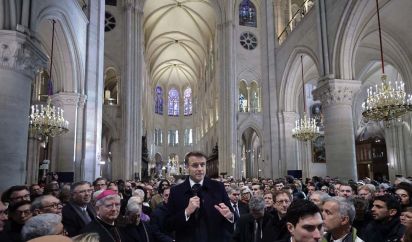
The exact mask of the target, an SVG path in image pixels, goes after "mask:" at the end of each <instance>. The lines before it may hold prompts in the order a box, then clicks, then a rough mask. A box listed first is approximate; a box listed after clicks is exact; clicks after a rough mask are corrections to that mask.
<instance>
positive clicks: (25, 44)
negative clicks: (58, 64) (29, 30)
mask: <svg viewBox="0 0 412 242" xmlns="http://www.w3.org/2000/svg"><path fill="white" fill-rule="evenodd" d="M46 66H47V56H46V55H45V54H44V53H43V52H42V51H41V50H40V49H39V48H38V47H37V46H36V45H35V44H34V43H33V41H32V40H31V39H30V38H29V37H28V36H27V35H25V34H22V33H19V32H16V31H9V30H0V68H1V69H9V70H12V71H16V72H20V73H22V74H24V75H26V76H28V77H29V78H30V79H33V78H34V76H35V73H36V71H37V70H38V69H40V68H41V67H46Z"/></svg>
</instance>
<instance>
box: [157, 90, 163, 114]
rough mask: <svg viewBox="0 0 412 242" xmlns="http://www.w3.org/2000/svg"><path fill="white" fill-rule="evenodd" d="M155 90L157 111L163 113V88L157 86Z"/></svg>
mask: <svg viewBox="0 0 412 242" xmlns="http://www.w3.org/2000/svg"><path fill="white" fill-rule="evenodd" d="M155 92H156V93H155V113H158V114H163V90H162V88H161V87H159V86H157V87H156V90H155Z"/></svg>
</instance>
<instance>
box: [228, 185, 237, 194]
mask: <svg viewBox="0 0 412 242" xmlns="http://www.w3.org/2000/svg"><path fill="white" fill-rule="evenodd" d="M226 192H227V194H228V195H230V194H232V193H234V192H239V193H240V189H239V187H238V186H229V187H226Z"/></svg>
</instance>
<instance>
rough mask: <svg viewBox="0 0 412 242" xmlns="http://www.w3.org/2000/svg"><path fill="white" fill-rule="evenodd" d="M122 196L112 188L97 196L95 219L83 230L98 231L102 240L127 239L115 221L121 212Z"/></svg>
mask: <svg viewBox="0 0 412 242" xmlns="http://www.w3.org/2000/svg"><path fill="white" fill-rule="evenodd" d="M120 206H121V204H120V196H119V194H117V192H115V191H112V190H105V191H103V192H102V193H100V194H99V195H98V196H97V197H96V214H97V217H96V219H95V220H93V221H91V222H90V223H89V224H88V225H87V226H86V227H85V228H84V229H83V230H82V231H81V232H82V233H98V234H99V236H100V242H118V241H125V240H124V236H123V234H121V232H120V230H119V229H118V228H117V225H116V224H115V221H116V219H117V217H118V216H119V213H120Z"/></svg>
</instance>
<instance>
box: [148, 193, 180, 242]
mask: <svg viewBox="0 0 412 242" xmlns="http://www.w3.org/2000/svg"><path fill="white" fill-rule="evenodd" d="M161 195H162V200H163V202H161V203H159V204H158V205H157V207H156V209H155V210H153V212H152V214H151V215H150V225H151V227H152V231H153V237H155V241H157V242H173V241H174V238H173V237H172V236H171V234H170V233H168V232H167V231H166V226H165V225H166V224H165V219H166V215H167V207H166V204H167V202H168V201H169V195H170V187H166V188H165V189H162V192H161Z"/></svg>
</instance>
